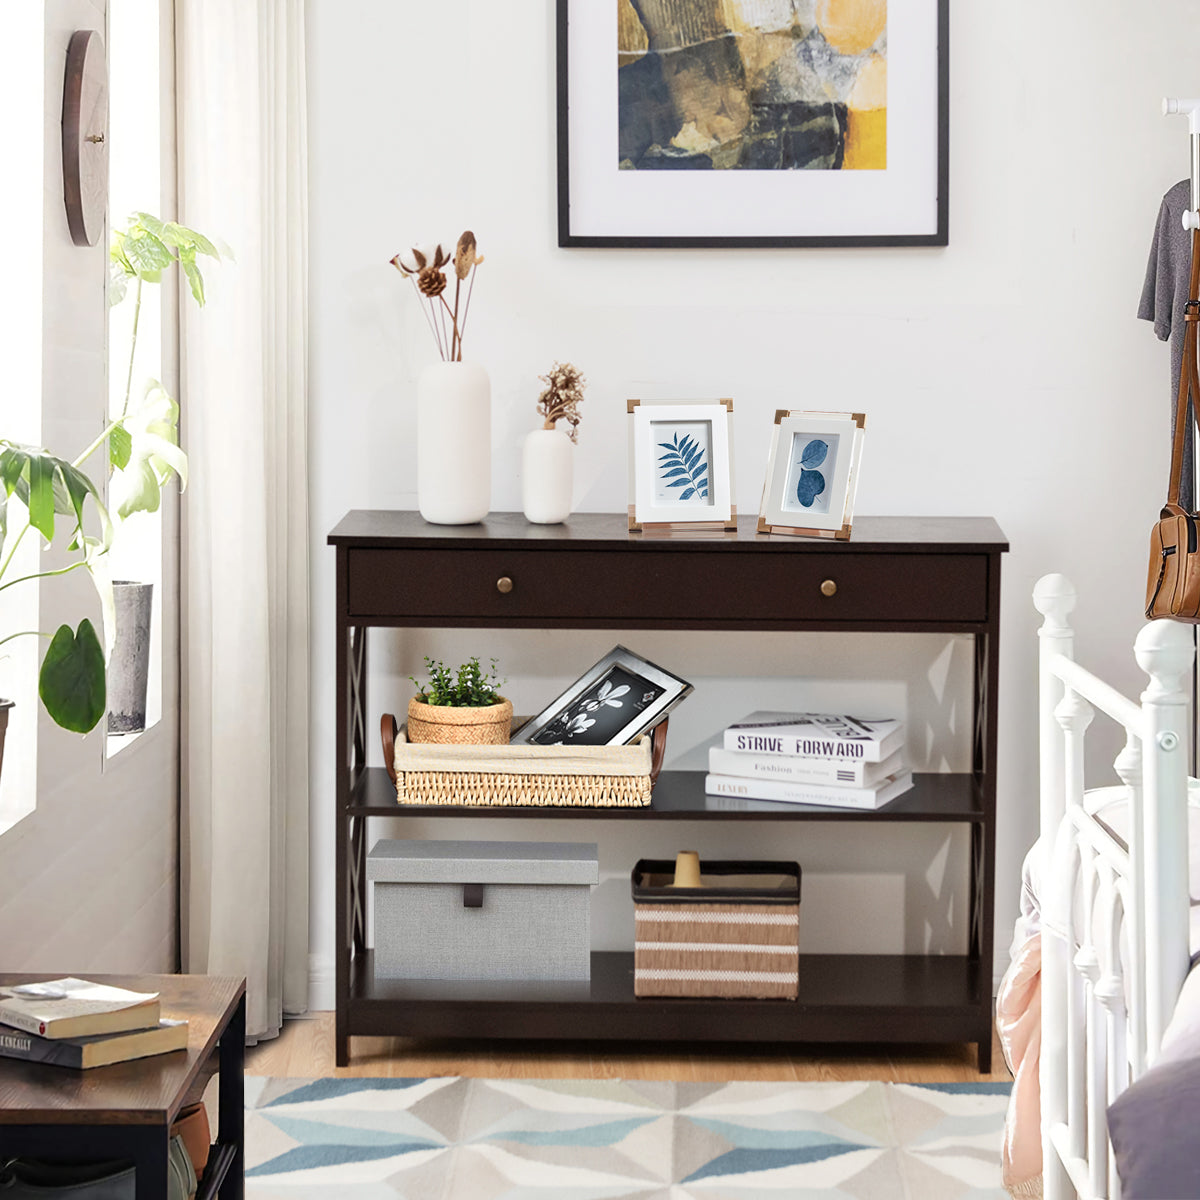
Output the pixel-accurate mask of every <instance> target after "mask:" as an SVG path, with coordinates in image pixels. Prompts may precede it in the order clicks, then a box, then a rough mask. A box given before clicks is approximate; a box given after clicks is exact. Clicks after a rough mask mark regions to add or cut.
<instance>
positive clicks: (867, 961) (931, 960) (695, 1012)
mask: <svg viewBox="0 0 1200 1200" xmlns="http://www.w3.org/2000/svg"><path fill="white" fill-rule="evenodd" d="M350 976H351V977H350V994H349V998H348V1004H347V1009H346V1016H347V1023H346V1027H345V1032H346V1033H349V1034H351V1035H353V1034H363V1035H368V1034H369V1035H377V1036H387V1035H392V1036H398V1037H426V1038H540V1039H545V1038H554V1039H573V1040H574V1039H578V1040H588V1039H604V1040H610V1041H626V1040H629V1041H643V1040H654V1041H709V1042H914V1043H915V1042H983V1041H984V1040H986V1041H987V1043H988V1045H989V1046H990V1039H991V988H990V986H988V984H990V980H985V972H984V971H983V970H982V969H981V964H980V962H979V960H978V959H972V958H968V957H966V956H964V955H937V956H929V955H919V954H913V955H903V954H897V955H890V954H889V955H877V954H870V955H864V954H814V955H802V956H801V958H800V995H799V998H798V999H797V1000H795V1001H789V1000H707V999H706V1000H700V999H697V1000H690V999H660V998H646V999H640V1000H639V999H638V998H636V997H635V996H634V994H633V954H632V953H631V952H609V951H598V952H594V953H593V954H592V978H591V979H590V981H587V982H583V983H560V982H529V983H489V982H486V981H469V982H455V981H431V982H423V981H412V980H396V979H389V980H378V981H377V980H375V978H374V964H373V956H372V954H371V952H370V951H368V952H367V953H365V954H361V955H358V956H356V957H355V958H354V959H353V960H352V962H351V970H350Z"/></svg>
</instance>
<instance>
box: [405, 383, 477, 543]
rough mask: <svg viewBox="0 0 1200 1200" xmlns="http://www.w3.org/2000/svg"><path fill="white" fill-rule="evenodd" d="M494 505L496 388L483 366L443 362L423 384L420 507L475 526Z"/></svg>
mask: <svg viewBox="0 0 1200 1200" xmlns="http://www.w3.org/2000/svg"><path fill="white" fill-rule="evenodd" d="M491 504H492V389H491V385H490V384H489V383H488V376H487V372H486V371H485V370H484V369H483V368H482V367H481V366H479V365H478V364H477V363H465V362H438V363H433V364H432V365H431V366H428V367H426V368H425V370H424V371H422V372H421V376H420V378H419V379H418V380H417V508H418V509H419V510H420V512H421V516H423V517H424V518H425V520H426V521H428V522H430V524H432V525H472V524H474V523H475V522H476V521H482V520H483V518H484V517H486V516H487V515H488V510H489V509H490V508H491Z"/></svg>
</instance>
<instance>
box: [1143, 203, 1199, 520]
mask: <svg viewBox="0 0 1200 1200" xmlns="http://www.w3.org/2000/svg"><path fill="white" fill-rule="evenodd" d="M1191 200H1192V185H1191V181H1190V180H1188V179H1181V180H1180V181H1179V182H1178V183H1177V184H1176V185H1175V186H1174V187H1173V188H1171V189H1170V191H1168V192H1167V194H1166V195H1165V196H1164V197H1163V198H1162V203H1161V204H1160V205H1159V208H1158V223H1157V224H1156V225H1155V226H1154V240H1153V241H1152V242H1151V243H1150V262H1149V263H1148V264H1147V266H1146V282H1145V283H1144V284H1143V285H1142V299H1141V303H1140V304H1139V305H1138V314H1137V315H1138V316H1139V317H1141V319H1142V320H1143V321H1153V322H1154V332H1155V333H1156V334H1157V335H1158V337H1159V340H1160V341H1163V342H1165V341H1166V340H1167V339H1168V338H1170V339H1171V437H1172V438H1174V436H1175V404H1176V398H1177V396H1178V393H1179V370H1180V367H1181V366H1182V365H1183V331H1184V327H1185V324H1186V322H1185V321H1184V319H1183V306H1184V305H1185V304H1186V303H1187V298H1188V283H1189V280H1190V272H1191V263H1192V237H1191V233H1190V232H1189V231H1188V230H1186V229H1184V227H1183V214H1184V212H1185V211H1186V210H1187V209H1188V208H1189V207H1190V206H1191ZM1193 415H1194V414H1193ZM1194 426H1195V422H1194V420H1193V421H1189V422H1188V428H1187V429H1186V430H1185V432H1184V438H1183V468H1182V471H1181V472H1180V474H1181V476H1182V478H1181V479H1180V481H1179V503H1180V504H1182V505H1183V507H1184V508H1186V509H1187V510H1188V512H1194V511H1195V503H1194V495H1193V487H1192V483H1193V480H1194V479H1195V477H1196V472H1195V465H1194V464H1195V451H1194V447H1193V436H1192V435H1193V430H1194ZM1164 495H1165V493H1164Z"/></svg>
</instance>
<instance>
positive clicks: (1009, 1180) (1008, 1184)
mask: <svg viewBox="0 0 1200 1200" xmlns="http://www.w3.org/2000/svg"><path fill="white" fill-rule="evenodd" d="M996 1032H997V1033H998V1034H999V1036H1000V1046H1001V1049H1003V1051H1004V1057H1005V1060H1006V1061H1007V1063H1008V1069H1009V1070H1010V1071H1011V1072H1012V1073H1013V1090H1012V1100H1011V1101H1010V1102H1009V1106H1008V1116H1007V1118H1006V1120H1005V1125H1004V1147H1003V1150H1002V1152H1001V1163H1002V1167H1003V1180H1004V1186H1005V1188H1006V1189H1007V1190H1008V1192H1009V1194H1010V1195H1012V1196H1021V1197H1028V1196H1034V1197H1036V1196H1041V1194H1042V1129H1041V1095H1040V1092H1039V1088H1040V1082H1039V1072H1038V1059H1039V1057H1040V1055H1041V1047H1042V936H1041V934H1040V933H1035V934H1033V935H1032V936H1030V937H1028V938H1026V939H1025V940H1024V941H1023V942H1022V943H1021V945H1020V946H1019V948H1018V949H1017V950H1016V951H1015V953H1014V954H1013V957H1012V962H1011V963H1010V964H1009V967H1008V970H1007V971H1005V973H1004V978H1003V980H1001V983H1000V992H999V994H998V995H997V997H996Z"/></svg>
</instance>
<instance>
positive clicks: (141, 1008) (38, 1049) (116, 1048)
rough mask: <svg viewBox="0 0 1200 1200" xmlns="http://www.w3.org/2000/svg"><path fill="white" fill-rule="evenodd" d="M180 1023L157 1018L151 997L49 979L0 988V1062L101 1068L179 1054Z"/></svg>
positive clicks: (183, 1042) (183, 1033)
mask: <svg viewBox="0 0 1200 1200" xmlns="http://www.w3.org/2000/svg"><path fill="white" fill-rule="evenodd" d="M187 1036H188V1027H187V1022H186V1021H171V1020H166V1019H164V1018H163V1017H162V1015H161V1012H160V1009H159V1001H158V994H157V993H156V992H133V991H130V990H128V989H127V988H119V987H110V986H108V985H107V984H100V983H91V982H89V981H88V980H86V979H75V978H66V979H50V980H47V981H45V982H44V983H30V984H22V985H21V986H19V987H0V1057H3V1058H16V1059H23V1060H24V1061H26V1062H41V1063H52V1064H55V1065H57V1066H63V1067H74V1068H76V1069H83V1068H86V1067H101V1066H105V1065H106V1064H108V1063H115V1062H127V1061H128V1060H130V1059H134V1058H147V1057H149V1056H150V1055H153V1054H165V1053H167V1052H168V1051H170V1050H183V1049H184V1048H186V1046H187Z"/></svg>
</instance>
